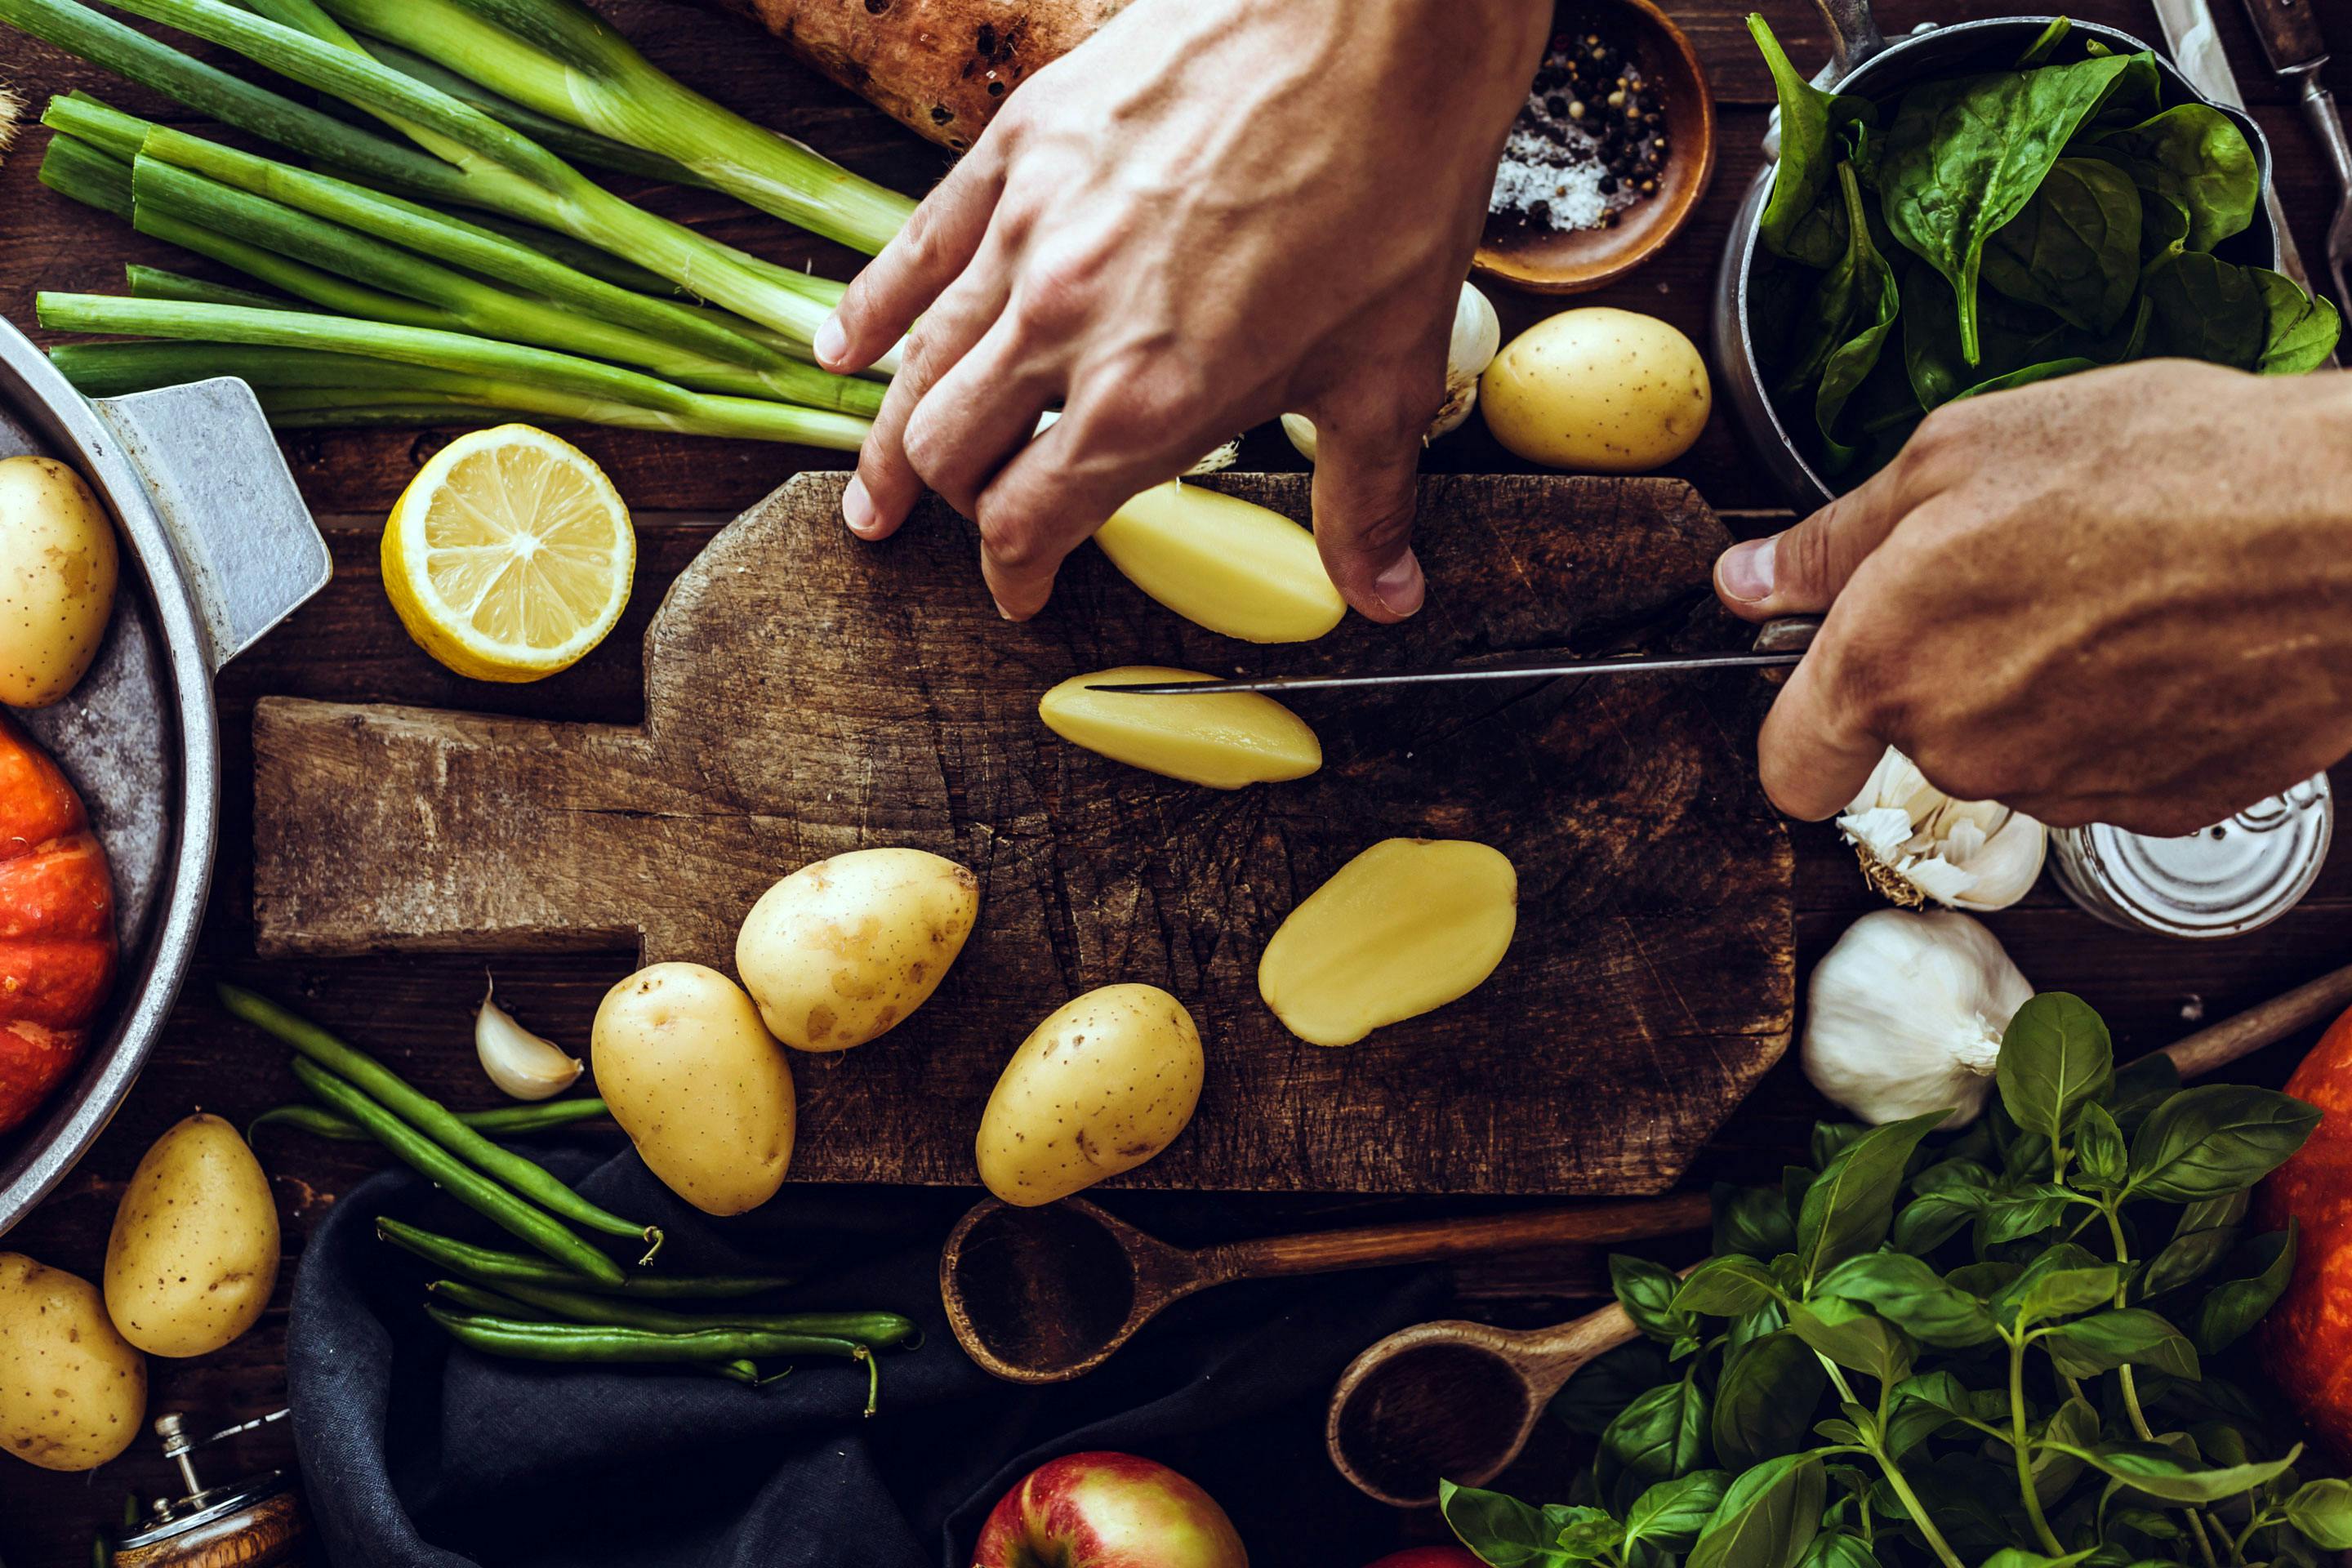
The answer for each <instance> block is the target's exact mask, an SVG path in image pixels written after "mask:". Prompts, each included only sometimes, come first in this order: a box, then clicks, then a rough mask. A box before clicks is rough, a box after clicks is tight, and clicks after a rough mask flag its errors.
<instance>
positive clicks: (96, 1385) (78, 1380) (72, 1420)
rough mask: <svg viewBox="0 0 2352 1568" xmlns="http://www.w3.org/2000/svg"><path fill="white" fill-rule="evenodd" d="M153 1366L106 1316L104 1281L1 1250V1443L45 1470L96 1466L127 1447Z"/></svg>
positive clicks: (143, 1409)
mask: <svg viewBox="0 0 2352 1568" xmlns="http://www.w3.org/2000/svg"><path fill="white" fill-rule="evenodd" d="M146 1413H147V1363H146V1361H145V1360H144V1359H143V1358H142V1357H141V1355H140V1354H139V1352H137V1351H135V1350H132V1349H131V1346H130V1345H129V1344H127V1343H125V1342H123V1338H122V1336H121V1334H118V1333H116V1332H115V1331H114V1325H113V1324H112V1323H110V1322H109V1321H107V1318H106V1303H105V1302H104V1301H102V1300H100V1299H99V1295H98V1287H97V1286H95V1285H92V1284H91V1283H90V1282H89V1280H87V1279H82V1278H81V1277H80V1276H79V1275H77V1274H68V1273H67V1272H66V1271H65V1270H64V1269H62V1268H43V1267H42V1266H41V1265H39V1264H37V1263H36V1262H34V1261H33V1260H32V1259H31V1258H27V1257H26V1256H25V1255H24V1254H23V1253H21V1252H0V1449H5V1450H6V1451H7V1452H9V1453H11V1454H14V1455H16V1457H17V1458H20V1459H23V1460H26V1461H27V1462H28V1463H31V1464H36V1465H38V1466H40V1467H41V1468H43V1469H45V1470H90V1469H96V1468H98V1467H99V1466H100V1465H102V1464H104V1463H106V1461H107V1460H109V1459H110V1458H114V1456H115V1455H117V1454H120V1453H121V1452H122V1450H123V1449H125V1448H127V1447H130V1446H131V1439H132V1438H133V1437H136V1436H139V1429H140V1422H141V1419H142V1417H143V1416H144V1415H146Z"/></svg>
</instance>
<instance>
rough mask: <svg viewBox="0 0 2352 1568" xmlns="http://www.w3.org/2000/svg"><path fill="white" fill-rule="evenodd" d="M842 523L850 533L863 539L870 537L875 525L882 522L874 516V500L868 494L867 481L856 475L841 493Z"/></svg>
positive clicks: (851, 476) (850, 478) (852, 476)
mask: <svg viewBox="0 0 2352 1568" xmlns="http://www.w3.org/2000/svg"><path fill="white" fill-rule="evenodd" d="M841 521H844V522H845V523H847V524H848V525H849V531H850V532H852V533H855V534H857V535H859V536H861V537H864V536H866V535H870V534H871V533H872V532H873V531H874V527H875V524H877V523H878V522H880V521H882V520H881V519H880V518H878V517H877V516H875V515H874V498H873V497H872V496H869V495H867V494H866V481H865V480H864V479H861V478H859V477H858V476H857V475H856V474H852V475H850V476H849V483H848V485H847V486H846V487H845V488H844V489H843V490H842V492H841Z"/></svg>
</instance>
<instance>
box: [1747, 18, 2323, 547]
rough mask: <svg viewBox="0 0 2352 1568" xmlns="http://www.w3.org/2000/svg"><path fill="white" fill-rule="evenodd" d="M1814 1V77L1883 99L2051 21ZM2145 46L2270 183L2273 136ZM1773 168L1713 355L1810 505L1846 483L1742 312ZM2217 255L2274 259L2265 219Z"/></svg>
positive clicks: (2000, 62)
mask: <svg viewBox="0 0 2352 1568" xmlns="http://www.w3.org/2000/svg"><path fill="white" fill-rule="evenodd" d="M1815 3H1816V4H1817V5H1819V6H1820V7H1821V12H1822V16H1824V17H1825V18H1827V19H1828V21H1829V25H1830V34H1831V48H1832V56H1831V60H1830V63H1829V65H1828V66H1827V67H1826V68H1823V70H1822V73H1821V75H1819V76H1817V77H1815V78H1814V79H1813V81H1814V84H1815V85H1816V86H1818V87H1822V88H1824V89H1834V90H1837V91H1840V92H1851V93H1857V94H1860V95H1861V96H1864V97H1866V98H1875V99H1879V100H1885V99H1889V98H1892V97H1893V96H1894V95H1895V94H1896V93H1899V92H1900V91H1901V90H1902V89H1905V88H1906V87H1909V86H1911V85H1912V84H1913V83H1915V82H1918V81H1923V80H1925V79H1927V78H1930V77H1939V76H1952V75H1959V74H1963V73H1966V72H1968V71H1972V70H1997V69H2000V68H2005V67H2008V66H2010V65H2012V64H2014V63H2015V62H2016V59H2017V57H2018V55H2019V54H2020V53H2021V52H2022V51H2023V49H2024V48H2025V46H2026V45H2028V44H2030V43H2032V41H2033V39H2034V38H2035V37H2037V36H2038V35H2039V34H2040V33H2041V31H2042V28H2044V27H2045V26H2049V25H2050V23H2051V22H2052V21H2053V17H2051V16H1998V17H1988V18H1985V19H1984V20H1981V21H1975V22H1958V23H1954V24H1951V25H1950V26H1935V25H1933V24H1929V25H1927V26H1922V27H1920V28H1919V29H1918V30H1917V31H1916V32H1914V33H1912V34H1911V35H1910V36H1909V37H1903V38H1896V39H1892V40H1890V39H1888V38H1886V37H1884V36H1883V35H1882V34H1881V33H1880V32H1879V30H1878V24H1877V22H1876V20H1875V19H1874V18H1873V17H1872V16H1871V11H1870V0H1815ZM2072 36H2073V37H2079V38H2097V39H2099V40H2100V41H2102V42H2103V43H2105V44H2106V45H2107V46H2108V47H2110V48H2114V49H2116V50H2118V51H2124V52H2129V53H2137V52H2139V51H2140V50H2143V49H2149V48H2150V46H2149V45H2147V44H2146V43H2143V42H2142V41H2140V40H2139V39H2137V38H2136V37H2132V36H2131V35H2130V34H2129V33H2126V32H2123V31H2122V30H2120V29H2118V28H2115V27H2107V26H2100V25H2099V24H2097V23H2095V22H2084V21H2080V20H2077V21H2075V22H2074V31H2073V34H2072ZM2151 52H2153V53H2154V54H2155V55H2156V66H2157V70H2158V72H2159V73H2160V74H2161V75H2162V77H2163V78H2164V87H2165V100H2166V102H2168V103H2187V102H2190V101H2195V102H2200V103H2209V104H2212V106H2213V107H2214V108H2215V109H2218V110H2221V112H2222V113H2223V114H2226V115H2228V116H2229V117H2230V118H2231V120H2232V121H2236V123H2237V126H2238V128H2239V129H2240V130H2241V131H2243V132H2245V133H2246V141H2247V142H2249V143H2250V144H2251V145H2252V148H2253V150H2254V160H2255V162H2256V163H2257V164H2258V165H2259V166H2260V170H2261V174H2262V176H2263V184H2264V185H2265V186H2267V185H2268V184H2269V182H2270V169H2271V150H2270V143H2269V142H2265V141H2263V133H2262V130H2261V128H2260V127H2259V126H2257V125H2255V123H2254V122H2253V121H2252V119H2251V118H2250V117H2249V116H2248V115H2247V114H2246V113H2245V112H2244V111H2242V110H2238V109H2234V108H2232V107H2231V106H2230V105H2228V104H2224V103H2215V102H2214V100H2211V99H2210V98H2207V97H2205V96H2204V95H2203V94H2202V93H2200V92H2199V91H2198V90H2197V89H2195V88H2194V87H2192V86H2190V85H2189V79H2188V78H2186V77H2184V76H2182V75H2181V74H2180V72H2179V70H2178V69H2176V68H2174V66H2173V64H2172V62H2171V61H2170V60H2169V59H2168V58H2166V57H2165V55H2164V54H2163V52H2162V51H2161V50H2151ZM1779 138H1780V129H1779V121H1778V119H1777V117H1776V119H1775V121H1774V126H1773V130H1772V132H1771V133H1770V134H1769V135H1768V136H1767V137H1766V138H1765V145H1764V151H1765V154H1766V156H1768V157H1771V158H1774V159H1777V158H1778V157H1779V156H1780V140H1779ZM1775 168H1776V164H1773V163H1768V164H1766V165H1765V166H1764V168H1763V169H1762V170H1761V171H1760V172H1759V174H1757V176H1756V180H1755V183H1754V184H1751V185H1750V186H1749V187H1748V195H1747V199H1746V200H1745V201H1744V202H1742V203H1741V205H1740V208H1739V216H1738V217H1737V218H1735V219H1733V220H1732V225H1731V237H1730V239H1729V240H1728V241H1727V243H1726V245H1725V247H1724V255H1723V265H1722V266H1721V267H1720V268H1717V272H1716V279H1715V310H1714V330H1715V347H1716V360H1717V364H1718V365H1719V366H1720V368H1721V370H1722V373H1723V374H1722V384H1723V387H1724V390H1725V392H1726V394H1727V396H1728V397H1729V400H1730V404H1731V411H1732V416H1733V418H1734V419H1735V420H1737V421H1738V425H1739V427H1740V429H1741V430H1742V431H1743V432H1745V433H1746V435H1747V437H1748V443H1749V445H1750V446H1751V447H1753V448H1754V449H1755V452H1756V455H1757V457H1758V458H1759V459H1760V460H1761V461H1762V462H1763V464H1764V467H1765V468H1767V469H1769V471H1770V473H1771V475H1772V477H1773V479H1775V480H1777V481H1778V482H1779V484H1780V488H1781V489H1784V490H1785V491H1787V492H1788V494H1789V497H1790V500H1792V501H1794V502H1795V503H1796V506H1797V508H1798V510H1801V511H1809V510H1812V509H1813V508H1814V507H1817V506H1819V505H1821V504H1822V502H1823V501H1826V500H1830V499H1831V498H1832V497H1833V496H1835V495H1836V494H1838V492H1839V489H1841V488H1843V487H1840V486H1838V485H1836V484H1834V483H1833V482H1832V480H1831V479H1828V478H1827V477H1825V476H1824V475H1822V473H1820V472H1819V471H1818V470H1816V469H1815V468H1814V467H1813V465H1812V463H1811V460H1810V459H1808V458H1806V456H1805V455H1804V450H1803V448H1802V447H1800V446H1799V444H1798V442H1797V439H1796V437H1795V436H1794V435H1793V434H1792V432H1791V431H1790V428H1789V426H1786V425H1784V424H1782V423H1781V420H1780V414H1779V412H1778V411H1777V410H1775V409H1774V408H1773V406H1772V403H1771V400H1770V399H1769V397H1767V396H1766V395H1765V390H1764V374H1763V371H1762V369H1761V368H1760V367H1759V364H1758V363H1757V358H1756V347H1755V341H1754V336H1753V333H1752V331H1751V330H1750V326H1749V318H1748V310H1749V307H1750V289H1751V286H1752V285H1753V283H1754V282H1755V279H1756V276H1757V271H1758V269H1759V267H1762V266H1771V265H1780V263H1779V262H1778V261H1777V260H1776V258H1773V257H1772V256H1771V255H1770V254H1769V253H1768V252H1765V251H1763V250H1762V248H1761V247H1760V246H1759V242H1758V229H1759V225H1760V224H1761V223H1762V221H1763V216H1764V203H1765V201H1766V199H1767V198H1769V196H1770V195H1771V194H1772V176H1773V173H1774V170H1775ZM2218 254H2220V255H2221V257H2222V258H2224V259H2225V260H2230V261H2234V262H2237V263H2238V264H2239V265H2241V266H2248V267H2271V266H2274V265H2276V263H2277V260H2278V239H2277V237H2276V235H2275V234H2274V233H2273V231H2272V230H2271V229H2270V228H2269V227H2268V226H2266V225H2263V224H2256V225H2254V226H2252V227H2251V228H2249V229H2247V230H2246V231H2245V232H2244V233H2243V234H2240V235H2235V236H2233V237H2231V238H2230V239H2228V240H2226V241H2224V242H2223V243H2222V245H2221V247H2220V248H2219V252H2218Z"/></svg>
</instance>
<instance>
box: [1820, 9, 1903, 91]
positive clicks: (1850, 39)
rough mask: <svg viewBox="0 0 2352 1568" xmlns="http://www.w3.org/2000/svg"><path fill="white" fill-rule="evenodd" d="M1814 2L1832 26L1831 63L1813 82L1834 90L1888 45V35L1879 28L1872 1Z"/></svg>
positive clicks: (1823, 18)
mask: <svg viewBox="0 0 2352 1568" xmlns="http://www.w3.org/2000/svg"><path fill="white" fill-rule="evenodd" d="M1813 4H1814V5H1818V6H1819V7H1820V8H1821V13H1822V20H1823V21H1824V22H1827V23H1828V24H1829V25H1830V63H1829V64H1828V65H1827V66H1825V67H1823V68H1822V74H1821V75H1820V76H1817V77H1815V78H1814V79H1813V85H1814V86H1815V87H1818V88H1822V89H1833V88H1835V87H1836V86H1837V85H1838V83H1840V82H1842V81H1843V80H1844V79H1846V78H1848V77H1850V76H1852V75H1853V73H1854V71H1855V70H1856V69H1857V68H1860V67H1861V65H1862V63H1863V62H1864V60H1866V59H1868V58H1870V57H1871V56H1873V55H1874V54H1876V53H1877V52H1878V51H1879V50H1881V49H1883V48H1885V47H1886V35H1885V34H1884V33H1882V32H1880V31H1879V30H1878V18H1877V17H1876V16H1873V15H1871V11H1870V0H1813Z"/></svg>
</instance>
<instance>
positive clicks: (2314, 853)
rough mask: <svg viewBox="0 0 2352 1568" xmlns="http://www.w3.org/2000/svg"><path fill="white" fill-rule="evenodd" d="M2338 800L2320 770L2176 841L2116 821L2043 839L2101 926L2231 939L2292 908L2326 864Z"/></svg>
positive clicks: (2056, 868) (2072, 893) (2074, 895)
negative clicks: (2130, 830) (2132, 830)
mask: <svg viewBox="0 0 2352 1568" xmlns="http://www.w3.org/2000/svg"><path fill="white" fill-rule="evenodd" d="M2335 828H2336V802H2335V799H2334V797H2333V795H2332V794H2331V793H2330V792H2329V790H2328V787H2327V775H2326V773H2320V774H2318V775H2316V776H2315V777H2312V778H2308V779H2305V781H2304V782H2303V783H2301V784H2297V785H2295V786H2294V788H2293V789H2290V790H2288V791H2287V792H2286V793H2284V795H2273V796H2271V797H2270V798H2269V799H2268V800H2265V801H2262V802H2260V803H2259V804H2257V805H2250V806H2248V807H2247V808H2246V809H2245V810H2243V811H2242V812H2240V813H2238V815H2237V816H2233V817H2231V818H2230V820H2229V821H2227V822H2219V823H2215V824H2214V825H2213V826H2210V827H2207V828H2203V829H2200V831H2198V832H2195V833H2190V834H2186V835H2184V836H2182V837H2179V838H2155V837H2148V836H2147V835H2146V834H2141V833H2126V832H2125V831H2124V830H2123V829H2122V828H2119V827H2105V826H2090V827H2069V828H2065V829H2063V830H2057V831H2053V832H2052V834H2051V835H2050V866H2051V870H2052V871H2053V874H2054V875H2055V876H2056V877H2057V879H2058V885H2059V886H2060V887H2061V888H2063V889H2065V891H2066V895H2067V896H2068V897H2069V898H2071V899H2073V900H2074V901H2075V902H2076V903H2078V904H2080V905H2082V906H2083V908H2084V909H2086V910H2089V911H2090V912H2091V913H2093V914H2095V915H2096V916H2098V917H2099V918H2100V919H2101V920H2103V921H2106V922H2107V923H2108V924H2109V925H2114V926H2121V927H2123V928H2124V929H2125V930H2126V931H2156V932H2158V933H2159V934H2161V935H2164V936H2179V937H2218V936H2239V935H2242V934H2243V933H2245V932H2247V931H2252V930H2254V929H2256V928H2257V927H2260V926H2265V925H2268V924H2270V922H2271V921H2274V920H2276V919H2278V918H2279V916H2281V915H2283V914H2284V913H2286V911H2287V910H2291V909H2293V908H2294V906H2295V904H2296V902H2297V901H2298V900H2301V899H2302V897H2303V895H2304V894H2305V893H2307V892H2309V891H2310V890H2311V884H2312V883H2313V882H2314V881H2315V880H2316V879H2318V876H2319V868H2320V867H2321V866H2322V865H2324V864H2325V863H2326V859H2327V846H2328V843H2329V841H2330V840H2331V839H2332V838H2333V837H2335Z"/></svg>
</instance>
